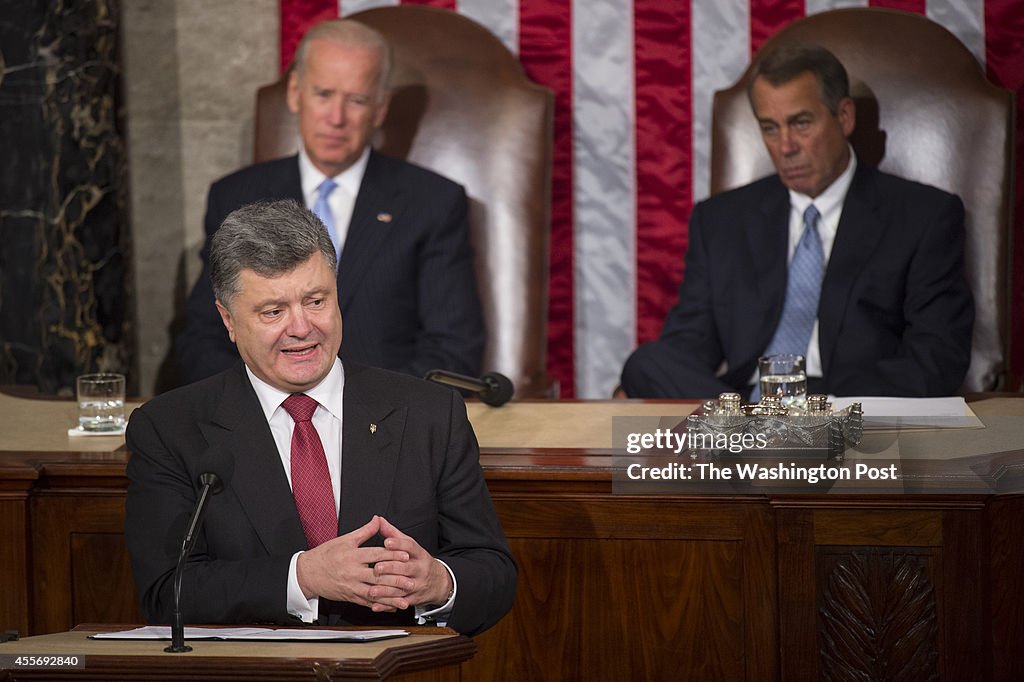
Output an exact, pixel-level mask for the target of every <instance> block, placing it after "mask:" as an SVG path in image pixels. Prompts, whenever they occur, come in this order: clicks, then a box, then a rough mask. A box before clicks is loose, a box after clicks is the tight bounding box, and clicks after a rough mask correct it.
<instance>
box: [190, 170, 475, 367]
mask: <svg viewBox="0 0 1024 682" xmlns="http://www.w3.org/2000/svg"><path fill="white" fill-rule="evenodd" d="M267 199H295V200H296V201H298V202H299V203H303V198H302V186H301V181H300V178H299V163H298V156H291V157H288V158H284V159H277V160H274V161H268V162H265V163H260V164H256V165H254V166H249V167H247V168H243V169H242V170H240V171H238V172H236V173H233V174H231V175H229V176H227V177H225V178H223V179H221V180H219V181H217V182H216V183H214V184H213V186H212V187H211V188H210V194H209V198H208V204H207V209H206V247H204V249H203V252H202V259H203V270H202V273H201V274H200V275H199V279H198V280H197V281H196V284H195V287H194V288H193V290H192V293H191V295H190V296H189V298H188V303H187V308H186V316H187V318H186V323H185V328H184V331H183V332H182V333H181V334H180V335H179V336H178V337H177V339H175V358H176V364H177V372H178V379H179V383H183V384H184V383H189V382H192V381H196V380H198V379H202V378H204V377H208V376H211V375H213V374H216V373H217V372H219V371H221V370H223V369H226V368H227V367H229V366H231V365H232V364H233V363H234V361H235V360H237V359H238V352H237V351H236V350H235V346H234V344H232V343H231V341H230V339H229V338H228V335H227V332H226V331H225V329H224V325H223V324H222V323H221V320H220V316H219V315H218V313H217V310H216V308H215V307H214V304H213V301H214V297H213V288H212V286H211V284H210V272H209V263H208V249H209V243H210V237H211V236H212V235H213V233H214V232H215V231H216V230H217V228H218V227H220V224H221V222H222V221H223V220H224V218H225V217H226V216H227V214H228V213H230V212H231V211H233V210H235V209H236V208H239V207H240V206H243V205H245V204H248V203H252V202H254V201H259V200H267ZM381 216H390V221H386V218H385V221H382V220H381V219H380V217H381ZM338 303H339V305H340V307H341V313H342V318H343V320H344V325H345V333H344V338H343V340H342V345H341V357H342V358H344V359H345V360H348V361H352V362H358V363H361V364H366V365H371V366H373V367H383V368H385V369H392V370H395V371H397V372H404V373H406V374H413V375H415V376H420V377H422V376H423V375H424V374H425V373H426V372H427V371H429V370H431V369H448V370H452V371H455V372H461V373H463V374H469V375H473V376H476V375H478V374H479V373H480V367H481V363H482V361H483V349H484V339H485V337H484V323H483V314H482V312H481V309H480V300H479V298H478V297H477V290H476V277H475V274H474V270H473V253H472V250H471V248H470V244H469V226H468V223H467V207H466V194H465V192H464V191H463V189H462V187H460V186H459V185H457V184H455V183H454V182H452V181H450V180H447V179H445V178H443V177H441V176H440V175H437V174H436V173H432V172H430V171H428V170H425V169H423V168H420V167H419V166H414V165H412V164H409V163H406V162H405V161H400V160H398V159H393V158H391V157H387V156H383V155H381V154H377V153H376V152H371V153H370V158H369V161H368V162H367V165H366V174H365V175H364V176H363V182H362V185H361V186H360V188H359V194H358V196H357V197H356V201H355V206H354V209H353V211H352V220H351V222H350V224H349V229H348V235H347V237H346V239H345V244H344V249H343V250H342V253H341V258H340V262H339V264H338Z"/></svg>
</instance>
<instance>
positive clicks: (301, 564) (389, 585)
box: [295, 516, 452, 612]
mask: <svg viewBox="0 0 1024 682" xmlns="http://www.w3.org/2000/svg"><path fill="white" fill-rule="evenodd" d="M377 533H380V534H381V535H382V536H383V537H384V546H383V547H363V546H362V545H363V543H365V542H366V541H368V540H369V539H370V538H372V537H373V536H374V535H376V534H377ZM295 571H296V577H297V578H298V581H299V586H300V587H301V588H302V592H303V594H305V596H306V598H307V599H308V598H311V597H324V598H327V599H333V600H334V601H347V602H352V603H354V604H360V605H362V606H365V607H367V608H370V609H372V610H373V611H376V612H384V611H396V610H401V609H407V608H409V607H410V606H419V605H421V604H437V605H440V604H443V603H444V602H445V600H446V599H447V596H448V594H449V593H450V592H451V589H452V583H451V576H449V575H448V571H447V569H445V567H444V566H443V565H442V564H441V563H439V562H437V561H435V560H434V557H432V556H431V555H430V553H429V552H427V551H426V550H425V549H423V548H422V547H420V545H419V543H418V542H416V541H415V540H414V539H413V538H411V537H409V536H408V535H406V534H405V533H403V532H402V531H400V530H398V529H397V528H395V527H394V526H393V525H391V524H390V523H389V522H388V521H387V519H385V518H384V517H382V516H374V517H373V518H372V519H370V521H369V522H368V523H367V524H366V525H364V526H362V527H361V528H357V529H355V530H354V531H352V532H350V533H346V534H345V535H342V536H340V537H337V538H334V539H333V540H329V541H328V542H325V543H323V544H322V545H319V546H318V547H315V548H313V549H311V550H309V551H306V552H303V553H302V554H300V555H299V558H298V561H297V562H296V565H295Z"/></svg>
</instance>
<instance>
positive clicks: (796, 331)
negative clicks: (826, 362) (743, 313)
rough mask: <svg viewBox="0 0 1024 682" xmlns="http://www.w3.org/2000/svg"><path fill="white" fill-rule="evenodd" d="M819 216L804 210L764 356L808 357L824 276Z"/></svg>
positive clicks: (754, 396)
mask: <svg viewBox="0 0 1024 682" xmlns="http://www.w3.org/2000/svg"><path fill="white" fill-rule="evenodd" d="M819 218H821V214H820V213H818V209H817V208H815V206H814V204H811V205H810V206H808V207H807V210H806V211H804V231H803V234H802V235H800V241H799V242H797V245H796V251H795V252H794V253H793V260H792V262H791V263H790V264H789V276H788V277H787V278H786V300H785V303H784V304H783V306H782V317H781V318H780V319H779V326H778V327H776V328H775V335H774V336H772V340H771V342H770V343H769V344H768V348H766V349H765V351H764V354H765V355H777V354H779V353H796V354H799V355H806V354H807V347H808V346H809V345H810V343H811V333H812V332H813V331H814V321H815V320H816V319H817V317H818V299H819V298H820V297H821V280H822V277H823V276H824V274H825V253H824V250H823V249H822V247H821V237H820V236H819V235H818V219H819ZM759 393H760V391H759V390H758V387H757V386H754V392H753V393H752V394H751V396H750V399H751V401H755V400H757V399H758V398H759Z"/></svg>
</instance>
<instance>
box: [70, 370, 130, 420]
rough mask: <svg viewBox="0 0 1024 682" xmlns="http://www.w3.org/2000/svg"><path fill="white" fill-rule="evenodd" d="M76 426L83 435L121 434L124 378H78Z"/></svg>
mask: <svg viewBox="0 0 1024 682" xmlns="http://www.w3.org/2000/svg"><path fill="white" fill-rule="evenodd" d="M78 425H79V426H80V427H81V428H82V430H84V431H120V430H121V429H122V428H123V427H124V375H123V374H115V373H103V374H83V375H82V376H80V377H78Z"/></svg>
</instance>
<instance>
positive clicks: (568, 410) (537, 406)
mask: <svg viewBox="0 0 1024 682" xmlns="http://www.w3.org/2000/svg"><path fill="white" fill-rule="evenodd" d="M137 406H138V403H134V404H128V405H126V408H125V409H126V412H127V413H128V414H130V413H131V411H132V410H133V409H134V408H135V407H137ZM695 407H696V403H694V402H683V401H638V400H590V401H562V402H559V401H524V402H512V403H508V404H507V405H505V406H503V407H500V408H494V407H489V406H487V405H484V404H483V403H478V402H470V403H469V404H468V405H467V411H468V413H469V419H470V421H471V422H472V424H473V429H474V431H475V432H476V435H477V440H478V441H479V443H480V447H481V449H482V450H484V451H488V450H503V451H508V450H567V449H571V450H581V451H601V450H604V451H607V450H610V448H611V444H612V418H613V417H634V418H648V419H651V420H652V424H654V425H656V423H657V420H658V419H659V418H662V417H670V418H677V419H681V418H683V417H685V416H686V415H688V414H690V413H691V412H692V411H693V410H694V409H695ZM971 408H972V409H973V410H974V412H975V414H977V415H978V416H979V417H980V418H981V419H982V421H986V418H991V417H995V418H996V419H997V420H998V419H1002V418H1004V417H1024V398H1016V397H1008V398H1003V397H995V398H986V399H982V400H979V401H975V402H972V403H971ZM76 419H77V405H76V403H75V402H74V401H64V400H34V399H28V398H20V397H14V396H10V395H7V394H4V393H0V434H2V435H0V452H6V453H12V452H17V453H30V452H35V453H51V454H52V453H74V452H78V453H108V454H113V453H116V452H118V451H120V450H122V448H123V446H124V437H123V436H120V435H117V436H87V437H71V436H68V435H67V429H68V428H70V427H72V426H74V425H75V422H76ZM1021 424H1022V428H1021V439H1020V443H1021V445H1022V446H1024V421H1022V422H1021ZM943 433H944V434H949V433H952V432H949V431H946V432H943ZM978 435H979V434H978V432H977V431H975V436H978ZM1011 437H1012V434H1011ZM972 439H974V438H972Z"/></svg>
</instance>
